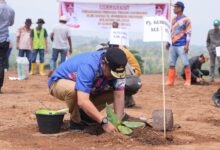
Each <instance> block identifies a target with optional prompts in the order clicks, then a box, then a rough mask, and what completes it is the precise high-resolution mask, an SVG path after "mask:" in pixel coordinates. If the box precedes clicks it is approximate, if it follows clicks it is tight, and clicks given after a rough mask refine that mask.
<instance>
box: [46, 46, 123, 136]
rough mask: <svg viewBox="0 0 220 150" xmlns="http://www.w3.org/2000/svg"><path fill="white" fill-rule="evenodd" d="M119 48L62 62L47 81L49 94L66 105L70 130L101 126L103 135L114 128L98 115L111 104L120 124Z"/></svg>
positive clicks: (121, 110)
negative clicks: (93, 124) (69, 116)
mask: <svg viewBox="0 0 220 150" xmlns="http://www.w3.org/2000/svg"><path fill="white" fill-rule="evenodd" d="M126 64H127V58H126V55H125V53H124V52H123V51H122V50H120V49H119V48H107V50H102V51H95V52H87V53H82V54H79V55H76V56H74V57H72V58H69V59H68V60H67V61H65V62H63V63H62V64H61V65H60V66H58V67H57V69H56V70H55V71H54V73H53V74H52V76H51V77H50V79H49V81H48V86H49V91H50V94H51V95H53V96H55V97H57V98H58V99H60V100H64V101H66V103H67V105H68V107H69V112H70V114H71V119H70V129H72V130H82V129H84V127H85V126H86V125H89V124H91V123H94V122H96V123H100V125H101V126H102V128H103V129H104V131H106V132H115V131H116V128H115V127H114V126H113V125H112V124H111V123H110V122H108V119H107V118H106V117H104V116H103V115H102V114H101V113H100V112H99V111H101V110H102V109H104V108H105V106H106V103H112V102H113V106H114V111H115V113H116V114H117V116H118V118H119V119H120V120H121V119H122V116H123V114H124V89H125V75H126V74H125V66H126Z"/></svg>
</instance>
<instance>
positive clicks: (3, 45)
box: [0, 42, 9, 87]
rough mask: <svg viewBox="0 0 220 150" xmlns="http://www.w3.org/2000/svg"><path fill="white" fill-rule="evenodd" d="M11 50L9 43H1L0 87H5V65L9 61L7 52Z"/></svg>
mask: <svg viewBox="0 0 220 150" xmlns="http://www.w3.org/2000/svg"><path fill="white" fill-rule="evenodd" d="M8 49H9V42H2V43H0V87H2V86H3V82H4V75H5V73H4V67H5V66H4V65H5V60H6V59H7V58H6V57H7V52H8Z"/></svg>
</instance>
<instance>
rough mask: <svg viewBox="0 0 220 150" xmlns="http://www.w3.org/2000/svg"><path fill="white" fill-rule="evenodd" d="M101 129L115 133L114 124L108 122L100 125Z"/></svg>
mask: <svg viewBox="0 0 220 150" xmlns="http://www.w3.org/2000/svg"><path fill="white" fill-rule="evenodd" d="M102 128H103V130H104V131H105V132H107V133H115V132H117V129H116V128H115V127H114V125H113V124H112V123H110V122H109V123H108V124H104V125H103V126H102Z"/></svg>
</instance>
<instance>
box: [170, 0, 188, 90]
mask: <svg viewBox="0 0 220 150" xmlns="http://www.w3.org/2000/svg"><path fill="white" fill-rule="evenodd" d="M184 8H185V6H184V4H183V3H182V2H177V3H175V5H174V13H175V14H176V16H175V17H174V18H173V20H172V30H171V35H172V37H171V38H172V43H168V44H167V45H166V49H167V50H169V66H170V67H169V71H168V81H167V85H168V86H173V85H174V81H175V77H176V69H175V66H176V62H177V59H178V57H180V59H181V60H182V63H183V65H184V72H185V77H186V80H185V84H184V85H185V86H190V85H191V70H190V64H189V59H188V51H189V43H190V38H191V30H192V24H191V20H190V19H189V18H188V17H187V16H185V15H184V14H183V12H184ZM170 47H171V48H170Z"/></svg>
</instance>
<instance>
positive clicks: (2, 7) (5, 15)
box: [0, 0, 15, 94]
mask: <svg viewBox="0 0 220 150" xmlns="http://www.w3.org/2000/svg"><path fill="white" fill-rule="evenodd" d="M14 18H15V12H14V10H13V9H12V8H11V7H10V6H9V5H7V3H6V1H5V0H0V94H1V93H2V87H3V83H4V74H5V72H4V63H5V60H6V59H7V51H8V49H9V30H8V28H9V27H10V26H12V25H13V24H14Z"/></svg>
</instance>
